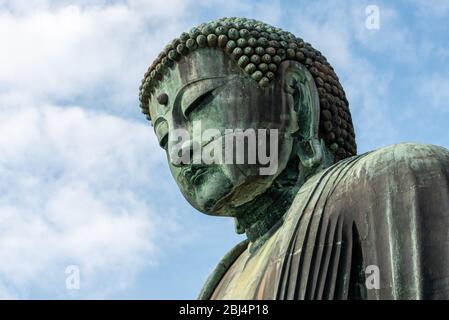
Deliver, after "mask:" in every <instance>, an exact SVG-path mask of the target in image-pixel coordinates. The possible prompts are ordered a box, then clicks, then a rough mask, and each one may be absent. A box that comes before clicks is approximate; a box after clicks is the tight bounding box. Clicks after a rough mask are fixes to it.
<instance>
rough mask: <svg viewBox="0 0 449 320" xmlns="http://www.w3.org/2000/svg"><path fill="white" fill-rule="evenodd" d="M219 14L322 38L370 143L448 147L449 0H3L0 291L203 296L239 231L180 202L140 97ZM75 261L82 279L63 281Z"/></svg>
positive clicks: (362, 136) (360, 135) (364, 144)
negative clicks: (373, 26) (375, 20)
mask: <svg viewBox="0 0 449 320" xmlns="http://www.w3.org/2000/svg"><path fill="white" fill-rule="evenodd" d="M368 5H376V6H378V8H379V12H380V28H379V29H378V30H369V29H367V28H366V25H365V20H366V17H367V15H366V13H365V8H366V7H367V6H368ZM222 16H244V17H250V18H255V19H259V20H262V21H265V22H267V23H271V24H273V25H276V26H279V27H282V28H283V29H285V30H288V31H291V32H293V33H294V34H296V35H297V36H300V37H302V38H304V39H305V40H306V41H308V42H310V43H311V44H312V45H313V46H314V47H315V48H317V49H318V50H320V51H321V52H322V53H323V54H324V55H325V56H326V57H327V58H328V60H329V61H330V62H331V64H332V65H333V66H334V68H335V70H336V72H337V74H338V75H339V77H340V80H341V82H342V85H343V87H344V88H345V90H346V93H347V96H348V100H349V103H350V108H351V111H352V115H353V121H354V124H355V128H356V135H357V142H358V148H359V153H360V152H365V151H368V150H372V149H377V148H380V147H382V146H385V145H389V144H393V143H398V142H406V141H414V142H426V143H432V144H437V145H441V146H444V147H446V148H447V147H449V137H448V135H447V128H448V122H449V121H448V120H449V103H448V100H449V63H448V62H449V36H448V26H447V21H448V20H449V1H444V0H434V1H425V0H416V1H399V0H398V1H324V0H321V1H240V0H228V1H216V0H211V1H205V0H199V1H198V0H195V1H193V0H192V1H184V0H164V1H160V0H150V1H140V0H129V1H49V0H39V1H16V0H14V1H3V0H0V43H1V50H0V152H1V153H0V298H33V299H36V298H56V299H61V298H70V299H72V298H73V299H79V298H88V299H90V298H113V299H118V298H124V299H128V298H143V299H171V298H178V299H184V298H195V297H196V295H197V293H198V291H199V290H200V287H201V285H202V283H203V282H204V280H205V278H206V277H207V275H208V273H209V272H210V271H211V270H212V268H213V267H214V265H215V264H216V263H217V262H218V260H219V259H220V258H221V257H222V256H223V255H224V254H225V252H226V251H227V250H228V249H230V248H231V247H232V245H233V244H235V243H237V242H238V241H240V240H241V239H242V237H241V236H237V235H235V234H234V231H233V223H232V221H231V220H229V219H225V218H214V217H208V216H204V215H202V214H200V213H198V212H197V211H196V210H194V209H193V208H191V207H190V206H189V205H188V204H187V202H186V201H185V200H184V199H183V198H182V195H181V193H180V192H179V191H178V189H177V187H176V185H175V183H174V181H173V180H172V178H171V176H170V173H169V171H168V167H167V165H166V163H165V159H164V154H163V152H162V150H160V149H159V148H158V146H157V143H156V140H155V137H154V134H153V132H152V128H151V127H150V126H149V124H148V123H147V122H146V120H145V118H144V117H143V115H141V114H140V111H139V107H138V87H139V85H140V80H141V77H142V76H143V73H144V72H145V70H146V69H147V67H148V65H149V64H150V63H151V61H152V60H153V59H154V58H155V57H156V55H157V54H158V53H159V51H160V50H161V49H162V48H163V47H164V45H165V44H166V43H168V42H169V41H170V40H171V39H173V38H174V37H176V36H178V35H179V34H180V33H181V32H183V31H186V30H189V29H190V28H191V27H192V26H194V25H196V24H199V23H201V22H204V21H208V20H211V19H214V18H218V17H222ZM67 265H78V266H79V268H80V275H81V282H80V289H79V290H67V289H66V286H65V280H66V274H65V268H66V266H67Z"/></svg>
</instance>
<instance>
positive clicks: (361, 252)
mask: <svg viewBox="0 0 449 320" xmlns="http://www.w3.org/2000/svg"><path fill="white" fill-rule="evenodd" d="M248 244H249V243H248V241H244V242H243V243H240V244H239V245H237V246H236V247H235V248H234V249H233V250H231V251H230V253H228V254H227V255H226V256H225V258H223V260H222V261H221V262H220V263H219V264H218V266H217V268H216V269H215V270H214V271H213V272H212V274H211V276H210V277H209V279H208V280H207V282H206V284H205V285H204V287H203V289H202V291H201V293H200V295H199V299H220V298H229V297H231V298H234V299H449V151H448V150H446V149H444V148H441V147H437V146H432V145H425V144H411V143H404V144H398V145H393V146H389V147H385V148H382V149H379V150H376V151H372V152H369V153H366V154H363V155H359V156H355V157H351V158H348V159H345V160H342V161H340V162H338V163H336V164H335V165H333V166H331V167H329V168H327V169H325V170H323V171H321V172H319V173H317V174H316V175H314V176H312V177H311V178H310V179H308V180H307V181H306V183H305V184H304V185H303V186H302V187H301V188H300V190H299V191H298V194H297V196H296V197H295V199H294V201H293V203H292V205H291V207H290V208H289V210H288V212H287V213H286V214H285V215H284V221H283V223H282V226H281V227H280V228H279V230H278V231H277V232H276V239H275V241H272V243H271V244H270V247H269V248H267V249H266V252H267V253H264V257H263V261H264V263H263V264H261V263H259V264H258V266H260V267H259V269H258V270H259V271H258V272H257V273H254V277H253V278H251V279H245V281H248V282H247V283H244V282H245V281H242V283H239V282H235V281H234V283H233V279H236V277H237V276H238V275H239V272H240V271H241V270H243V269H242V268H243V266H244V264H245V263H247V262H245V261H243V260H242V259H243V258H244V259H254V258H252V257H251V254H250V253H249V249H248ZM258 250H259V249H258ZM254 254H255V255H257V251H256V252H255V253H254ZM239 259H240V260H242V261H240V260H239ZM231 283H233V286H230V284H231ZM239 286H242V288H239ZM243 288H244V289H245V291H241V292H242V294H240V291H239V290H243ZM243 292H244V294H243Z"/></svg>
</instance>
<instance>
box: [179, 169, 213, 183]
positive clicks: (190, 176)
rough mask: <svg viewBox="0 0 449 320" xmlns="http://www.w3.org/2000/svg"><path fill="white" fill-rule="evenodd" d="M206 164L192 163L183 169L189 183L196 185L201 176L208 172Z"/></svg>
mask: <svg viewBox="0 0 449 320" xmlns="http://www.w3.org/2000/svg"><path fill="white" fill-rule="evenodd" d="M207 169H208V166H206V165H190V166H188V167H186V168H184V169H183V170H182V175H183V177H184V178H185V179H186V181H188V182H189V183H191V184H193V185H196V184H197V182H198V181H199V180H200V179H199V178H200V177H201V176H203V175H204V174H205V173H206V172H207Z"/></svg>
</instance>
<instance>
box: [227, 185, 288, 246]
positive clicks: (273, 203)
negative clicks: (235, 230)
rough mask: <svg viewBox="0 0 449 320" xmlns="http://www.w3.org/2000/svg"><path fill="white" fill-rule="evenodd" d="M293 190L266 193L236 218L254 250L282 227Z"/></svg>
mask: <svg viewBox="0 0 449 320" xmlns="http://www.w3.org/2000/svg"><path fill="white" fill-rule="evenodd" d="M292 191H293V190H292V189H289V190H277V192H273V190H271V192H269V193H268V192H266V193H264V194H263V195H261V196H260V197H257V199H255V200H256V201H257V205H255V203H254V205H252V204H253V202H252V203H251V204H249V205H247V206H246V208H245V213H242V214H241V215H239V216H237V217H236V220H237V224H238V226H239V227H240V231H241V232H242V231H243V232H245V233H246V236H247V237H248V240H249V241H250V242H251V243H252V248H253V250H255V249H257V248H258V247H259V246H260V245H261V244H263V243H264V242H265V241H266V240H267V239H268V238H269V237H270V236H271V235H272V234H273V233H274V232H275V231H276V230H277V229H278V227H279V226H281V225H282V222H283V216H284V214H285V213H286V212H287V211H288V208H289V207H290V205H291V203H292V201H293V198H294V194H293V192H292Z"/></svg>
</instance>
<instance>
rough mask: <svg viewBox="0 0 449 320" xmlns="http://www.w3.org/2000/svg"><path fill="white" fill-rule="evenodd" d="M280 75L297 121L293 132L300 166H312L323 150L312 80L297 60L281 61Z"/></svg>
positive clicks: (316, 100)
mask: <svg viewBox="0 0 449 320" xmlns="http://www.w3.org/2000/svg"><path fill="white" fill-rule="evenodd" d="M279 75H280V81H281V82H282V87H283V90H284V91H285V93H286V101H285V102H286V103H288V104H289V110H290V112H291V119H292V120H294V121H295V124H296V125H297V127H296V131H295V132H294V133H293V135H294V136H295V137H296V138H297V141H298V147H299V149H298V156H299V158H300V161H301V163H302V165H303V166H305V167H307V168H311V167H314V166H316V165H318V164H320V163H321V161H322V159H323V153H324V150H323V148H324V145H323V144H322V143H321V142H320V138H319V136H318V129H319V123H320V104H319V103H320V102H319V98H318V91H317V88H316V86H315V81H314V80H313V77H312V75H311V74H310V72H309V71H308V70H307V68H306V67H305V66H304V65H302V64H300V63H299V62H296V61H284V62H283V63H281V65H280V66H279Z"/></svg>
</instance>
